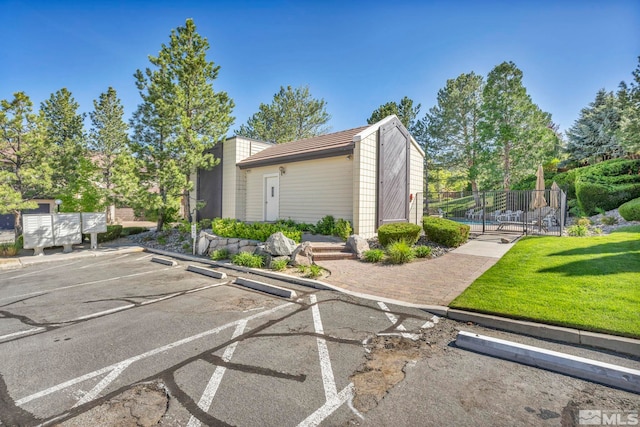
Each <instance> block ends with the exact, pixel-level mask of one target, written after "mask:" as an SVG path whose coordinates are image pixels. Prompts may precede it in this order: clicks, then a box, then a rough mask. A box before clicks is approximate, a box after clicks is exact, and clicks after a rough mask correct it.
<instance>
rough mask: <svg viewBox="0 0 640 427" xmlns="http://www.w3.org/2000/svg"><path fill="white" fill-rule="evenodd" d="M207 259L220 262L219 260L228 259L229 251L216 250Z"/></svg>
mask: <svg viewBox="0 0 640 427" xmlns="http://www.w3.org/2000/svg"><path fill="white" fill-rule="evenodd" d="M209 257H210V258H211V259H212V260H214V261H220V260H221V259H229V250H228V249H227V248H224V249H216V250H215V251H212V252H211V253H210V254H209Z"/></svg>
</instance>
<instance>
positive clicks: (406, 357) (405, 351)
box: [351, 336, 431, 412]
mask: <svg viewBox="0 0 640 427" xmlns="http://www.w3.org/2000/svg"><path fill="white" fill-rule="evenodd" d="M430 348H431V345H430V344H429V343H427V342H426V341H425V340H422V339H421V340H417V341H412V340H410V339H407V338H402V337H395V336H377V337H375V338H374V339H373V340H372V341H371V342H370V343H369V344H368V345H367V349H368V350H369V352H368V353H367V355H366V361H365V363H364V364H363V365H362V366H361V367H360V368H359V369H358V370H357V371H356V373H355V374H353V375H352V376H351V381H352V382H353V385H354V388H355V397H354V399H353V405H354V406H355V408H356V409H357V410H358V411H360V412H367V411H369V410H371V409H373V408H375V407H376V406H377V405H378V403H380V401H381V400H382V399H383V398H384V396H385V395H386V394H387V393H388V392H389V390H391V389H392V388H393V387H394V386H395V385H396V384H398V383H399V382H400V381H402V380H403V379H404V377H405V372H404V369H405V367H406V366H407V364H409V363H415V361H417V360H418V359H420V358H422V357H424V356H426V354H427V352H428V350H429V349H430Z"/></svg>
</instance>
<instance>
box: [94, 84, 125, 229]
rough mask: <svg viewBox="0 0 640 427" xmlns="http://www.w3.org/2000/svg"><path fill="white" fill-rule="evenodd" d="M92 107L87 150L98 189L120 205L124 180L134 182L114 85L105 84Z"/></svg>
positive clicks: (120, 105)
mask: <svg viewBox="0 0 640 427" xmlns="http://www.w3.org/2000/svg"><path fill="white" fill-rule="evenodd" d="M93 107H94V110H93V111H92V112H90V113H89V117H90V118H91V123H92V126H91V129H90V130H89V149H90V150H91V153H92V157H93V161H94V164H95V165H96V166H97V167H98V168H99V170H100V173H98V174H97V175H96V179H97V180H98V182H97V184H98V186H99V187H100V189H101V190H102V191H101V193H102V196H103V198H104V200H105V202H106V204H107V205H108V206H109V207H111V206H115V205H116V204H121V203H123V202H124V200H125V199H126V198H127V196H128V193H130V191H127V189H129V185H128V183H131V182H135V181H134V169H133V167H134V163H133V159H131V152H130V151H129V137H128V134H127V131H128V126H127V124H126V123H125V121H124V119H123V117H124V109H123V107H122V104H121V103H120V99H119V98H118V95H117V93H116V91H115V89H114V88H112V87H109V88H108V89H107V91H106V92H105V93H102V94H100V97H99V99H97V100H94V101H93ZM114 219H115V218H113V217H112V211H111V209H108V210H107V220H108V221H109V222H112V221H113V220H114Z"/></svg>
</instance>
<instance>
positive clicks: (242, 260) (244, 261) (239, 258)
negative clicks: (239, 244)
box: [231, 252, 264, 268]
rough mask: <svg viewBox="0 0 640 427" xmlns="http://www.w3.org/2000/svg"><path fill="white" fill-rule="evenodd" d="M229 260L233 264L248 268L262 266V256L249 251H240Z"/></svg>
mask: <svg viewBox="0 0 640 427" xmlns="http://www.w3.org/2000/svg"><path fill="white" fill-rule="evenodd" d="M231 262H232V263H234V264H235V265H240V266H242V267H249V268H262V267H264V258H262V257H261V256H260V255H254V254H250V253H249V252H240V253H239V254H237V255H234V256H233V258H231Z"/></svg>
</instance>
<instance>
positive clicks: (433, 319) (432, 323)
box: [420, 314, 440, 329]
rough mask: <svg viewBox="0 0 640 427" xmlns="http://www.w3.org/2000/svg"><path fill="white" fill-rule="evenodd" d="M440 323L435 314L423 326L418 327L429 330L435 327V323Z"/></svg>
mask: <svg viewBox="0 0 640 427" xmlns="http://www.w3.org/2000/svg"><path fill="white" fill-rule="evenodd" d="M439 321H440V318H439V317H438V316H436V315H435V314H434V315H433V316H432V317H431V319H429V320H427V321H426V322H425V323H424V325H422V326H420V329H429V328H433V327H434V326H436V323H438V322H439Z"/></svg>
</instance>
